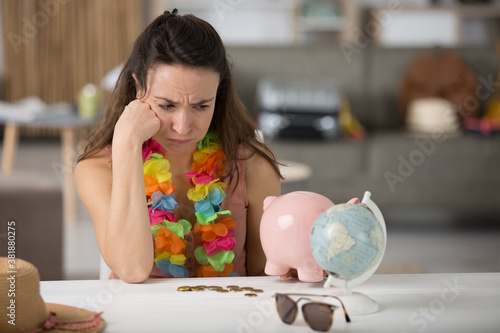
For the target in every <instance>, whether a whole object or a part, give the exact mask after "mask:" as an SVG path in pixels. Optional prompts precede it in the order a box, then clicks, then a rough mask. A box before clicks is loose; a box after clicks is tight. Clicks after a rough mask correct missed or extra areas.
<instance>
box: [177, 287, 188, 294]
mask: <svg viewBox="0 0 500 333" xmlns="http://www.w3.org/2000/svg"><path fill="white" fill-rule="evenodd" d="M177 291H178V292H181V293H185V292H188V291H191V289H179V288H177Z"/></svg>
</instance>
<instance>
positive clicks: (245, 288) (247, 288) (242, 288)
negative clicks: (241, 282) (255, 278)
mask: <svg viewBox="0 0 500 333" xmlns="http://www.w3.org/2000/svg"><path fill="white" fill-rule="evenodd" d="M241 290H244V291H252V290H253V288H252V287H241Z"/></svg>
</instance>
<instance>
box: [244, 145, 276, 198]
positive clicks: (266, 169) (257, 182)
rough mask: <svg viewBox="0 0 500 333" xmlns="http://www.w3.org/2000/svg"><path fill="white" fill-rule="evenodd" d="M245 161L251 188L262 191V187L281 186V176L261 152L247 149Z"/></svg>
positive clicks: (247, 178) (249, 187)
mask: <svg viewBox="0 0 500 333" xmlns="http://www.w3.org/2000/svg"><path fill="white" fill-rule="evenodd" d="M247 157H248V159H247V161H246V163H245V175H246V184H247V188H248V189H249V190H252V189H255V190H257V191H260V189H262V187H267V188H277V187H278V188H279V184H280V177H279V175H278V174H277V173H276V171H275V169H274V168H273V166H272V165H271V164H270V163H269V162H268V161H267V160H266V159H265V158H264V157H263V156H262V155H260V154H257V153H254V154H252V151H249V150H248V149H247Z"/></svg>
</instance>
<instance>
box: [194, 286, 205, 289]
mask: <svg viewBox="0 0 500 333" xmlns="http://www.w3.org/2000/svg"><path fill="white" fill-rule="evenodd" d="M194 287H195V288H203V289H207V288H208V287H207V286H203V285H200V286H194Z"/></svg>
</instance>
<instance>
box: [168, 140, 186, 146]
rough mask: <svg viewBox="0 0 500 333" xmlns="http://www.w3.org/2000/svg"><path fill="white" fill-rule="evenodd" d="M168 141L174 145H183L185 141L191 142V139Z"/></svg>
mask: <svg viewBox="0 0 500 333" xmlns="http://www.w3.org/2000/svg"><path fill="white" fill-rule="evenodd" d="M170 142H171V143H173V144H176V145H185V144H186V143H189V142H191V140H174V139H170Z"/></svg>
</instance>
